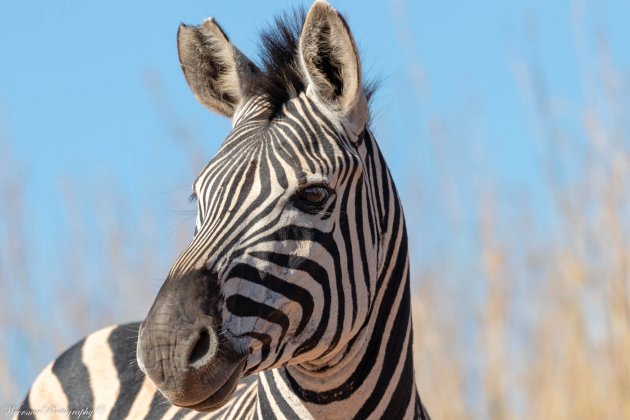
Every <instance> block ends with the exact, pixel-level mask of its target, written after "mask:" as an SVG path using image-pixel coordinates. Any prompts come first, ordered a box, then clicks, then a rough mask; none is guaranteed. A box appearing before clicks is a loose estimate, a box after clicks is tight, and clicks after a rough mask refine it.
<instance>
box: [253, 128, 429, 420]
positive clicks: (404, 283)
mask: <svg viewBox="0 0 630 420" xmlns="http://www.w3.org/2000/svg"><path fill="white" fill-rule="evenodd" d="M363 138H364V141H363V142H362V143H361V144H360V145H359V146H358V151H359V153H360V155H361V158H362V159H363V160H364V162H363V163H364V167H365V168H366V170H367V171H368V174H367V181H366V183H367V184H369V185H367V186H366V187H367V188H366V189H367V190H368V191H372V194H373V195H374V196H373V197H371V198H373V199H376V200H374V201H373V202H375V203H377V205H376V206H375V207H376V211H375V213H376V215H377V216H378V217H377V220H378V221H379V223H378V225H379V226H378V229H377V231H378V238H377V240H378V244H379V258H378V260H379V263H378V265H379V267H378V270H376V271H375V272H376V273H377V276H376V278H375V279H373V280H374V281H373V282H372V284H373V285H375V287H374V289H373V290H374V291H375V292H374V295H373V299H372V304H371V307H370V309H369V312H368V316H367V318H366V320H365V322H364V323H363V325H362V326H361V328H360V329H359V330H358V332H357V333H356V334H355V335H354V336H353V337H352V338H351V339H350V340H349V341H348V343H347V344H346V345H345V346H344V347H343V348H342V349H340V350H339V351H337V352H335V354H334V355H333V356H332V357H328V358H326V360H325V361H324V362H309V363H302V364H298V365H291V366H287V367H284V368H279V369H274V370H270V371H265V372H263V373H261V374H260V378H259V384H258V401H257V403H258V407H257V412H258V413H259V415H262V417H263V418H268V417H273V415H274V413H278V412H279V411H280V412H282V413H288V415H287V418H310V417H312V418H338V417H340V416H342V417H344V418H366V417H368V416H373V417H376V418H381V417H382V418H414V417H415V418H422V413H423V410H422V406H421V404H420V400H419V398H418V395H417V391H416V386H415V381H414V369H413V353H412V343H413V339H412V328H411V305H410V291H409V258H408V249H407V235H406V229H405V223H404V217H403V213H402V208H401V205H400V201H399V199H398V195H397V193H396V189H395V187H394V184H393V182H392V179H391V174H390V173H389V170H388V169H387V166H386V165H385V162H384V159H383V156H382V155H381V153H380V151H379V149H378V146H377V145H376V142H375V140H374V138H373V136H372V135H371V134H370V133H369V131H367V130H366V132H365V135H364V137H363Z"/></svg>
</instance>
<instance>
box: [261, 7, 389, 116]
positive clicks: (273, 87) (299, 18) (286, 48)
mask: <svg viewBox="0 0 630 420" xmlns="http://www.w3.org/2000/svg"><path fill="white" fill-rule="evenodd" d="M305 19H306V9H305V8H304V7H303V6H302V7H299V8H295V9H293V11H291V12H285V13H283V14H281V15H278V16H276V17H275V18H274V22H273V24H272V25H269V26H268V27H267V28H265V29H263V30H262V31H261V33H260V40H261V44H260V48H259V52H258V55H259V57H260V64H261V69H262V71H263V75H262V77H261V78H260V79H259V80H258V81H257V86H256V88H255V91H256V93H257V94H259V95H264V96H265V97H266V99H267V101H268V102H269V107H270V116H269V119H272V118H273V117H274V116H275V115H276V114H277V113H278V112H279V111H280V109H281V108H282V105H284V104H285V103H286V102H287V101H289V100H290V99H292V98H295V97H296V96H298V95H299V94H300V93H301V92H303V91H304V90H305V89H306V85H305V84H304V80H306V77H305V76H304V74H303V73H302V69H301V66H300V63H299V44H300V33H301V32H302V26H303V25H304V21H305ZM363 80H364V82H363V90H364V92H365V95H366V97H367V99H368V102H370V100H371V99H372V97H373V95H374V92H375V91H376V89H377V87H378V85H379V83H380V82H379V81H378V80H368V81H367V82H366V81H365V80H366V78H365V77H364V76H363Z"/></svg>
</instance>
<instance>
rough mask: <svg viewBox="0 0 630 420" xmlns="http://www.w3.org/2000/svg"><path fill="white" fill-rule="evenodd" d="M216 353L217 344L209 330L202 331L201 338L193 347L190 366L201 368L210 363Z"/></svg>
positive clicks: (189, 358)
mask: <svg viewBox="0 0 630 420" xmlns="http://www.w3.org/2000/svg"><path fill="white" fill-rule="evenodd" d="M215 351H216V342H215V341H214V340H213V339H212V336H211V335H210V333H209V332H208V330H205V329H204V330H201V332H200V333H199V338H198V339H197V342H196V343H195V345H194V346H193V348H192V350H191V352H190V356H188V364H189V365H190V366H191V367H194V368H199V367H201V366H203V365H205V364H206V363H208V362H209V361H210V360H211V359H212V356H214V353H215Z"/></svg>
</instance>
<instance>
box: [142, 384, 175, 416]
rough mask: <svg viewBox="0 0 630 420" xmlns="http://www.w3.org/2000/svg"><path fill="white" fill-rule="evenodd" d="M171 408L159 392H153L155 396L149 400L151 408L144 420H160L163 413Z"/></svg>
mask: <svg viewBox="0 0 630 420" xmlns="http://www.w3.org/2000/svg"><path fill="white" fill-rule="evenodd" d="M169 408H171V403H170V402H168V400H167V399H166V398H165V397H164V395H162V394H161V393H160V391H157V390H156V391H155V395H154V396H153V400H151V407H150V408H149V412H148V413H147V415H146V416H145V417H144V418H145V419H146V420H150V419H161V418H162V416H164V413H166V412H167V411H168V409H169Z"/></svg>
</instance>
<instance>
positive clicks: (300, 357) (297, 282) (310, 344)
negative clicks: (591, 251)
mask: <svg viewBox="0 0 630 420" xmlns="http://www.w3.org/2000/svg"><path fill="white" fill-rule="evenodd" d="M297 21H299V23H290V22H289V21H288V20H286V18H285V19H284V20H283V19H280V20H278V21H277V22H276V27H275V29H273V30H272V31H270V32H265V33H263V35H262V43H263V47H262V56H261V62H262V66H261V67H260V68H259V67H258V66H256V65H255V64H254V63H253V62H252V61H250V60H249V59H248V58H247V57H246V56H245V55H244V54H243V53H242V52H241V51H239V50H238V49H237V48H236V47H235V46H234V45H232V43H231V42H230V41H229V39H228V37H227V36H226V35H225V33H224V32H223V30H222V29H221V28H220V26H219V25H218V24H217V22H216V21H214V20H213V19H208V20H206V21H205V22H204V23H203V24H202V25H200V26H186V25H182V26H181V27H180V29H179V33H178V49H179V58H180V62H181V65H182V69H183V71H184V75H185V77H186V80H187V82H188V84H189V85H190V88H191V90H192V91H193V93H194V94H195V96H196V98H197V99H198V100H199V101H200V102H201V103H202V104H203V105H205V106H206V107H207V108H209V109H211V110H213V111H216V112H218V113H221V114H223V115H225V116H227V117H229V118H231V120H232V123H233V129H232V131H231V133H230V134H229V135H228V137H227V138H226V139H225V141H224V143H223V144H222V146H221V147H220V149H219V150H218V152H217V153H216V155H215V156H214V157H213V158H212V160H210V162H209V163H208V164H207V166H206V167H205V169H203V171H202V172H201V173H200V175H199V176H198V178H197V179H196V181H195V183H194V186H193V191H194V196H195V197H196V199H197V202H198V214H197V221H196V229H195V235H194V238H193V240H192V242H191V244H190V245H189V246H188V248H187V249H186V250H185V251H184V252H183V253H182V254H181V256H180V257H179V258H178V260H177V261H176V262H175V264H174V265H173V267H172V269H171V271H170V273H169V275H168V277H167V279H166V281H165V283H164V284H163V286H162V288H161V289H160V291H159V293H158V296H157V298H156V300H155V302H154V303H153V306H152V307H151V309H150V311H149V314H148V315H147V318H146V319H145V320H144V322H143V324H142V326H141V330H140V334H139V340H138V362H139V365H140V367H141V369H142V370H143V371H144V372H145V373H146V374H147V375H148V376H149V378H151V379H152V380H153V381H154V382H155V384H156V385H157V386H158V388H159V389H160V390H161V391H162V393H163V394H164V395H165V396H166V397H167V398H168V399H169V400H170V401H171V402H173V403H174V404H176V405H180V406H185V407H190V408H194V409H197V410H212V409H215V408H217V407H219V406H221V405H222V404H223V403H225V402H226V401H227V400H228V399H229V397H230V395H231V394H232V393H233V391H234V389H235V387H236V383H237V382H238V380H239V379H240V378H241V377H243V376H247V375H250V374H253V373H256V372H260V371H263V370H266V369H271V368H277V367H282V366H287V365H291V366H302V367H304V368H305V369H312V370H316V369H318V367H320V366H325V365H326V364H327V363H333V362H334V361H335V360H338V359H339V358H340V357H342V353H343V349H344V348H347V345H348V343H349V342H350V341H351V340H353V337H355V336H356V334H357V332H358V331H360V329H361V328H362V326H363V325H364V324H365V323H366V320H367V318H368V313H369V312H370V308H371V306H372V304H373V297H374V294H375V289H376V283H377V277H378V270H379V261H380V260H382V258H381V257H382V255H381V253H380V252H379V247H380V245H381V244H379V241H380V231H381V229H382V226H381V224H382V222H381V219H383V217H384V216H383V215H384V214H385V213H386V212H387V211H389V209H388V208H385V206H384V205H383V204H382V203H383V202H384V201H383V199H382V198H383V197H382V194H383V191H385V190H386V188H388V187H386V186H385V185H384V184H385V183H387V182H386V178H385V177H380V172H381V169H383V168H382V166H384V164H383V163H382V162H381V161H379V160H378V158H377V157H376V152H375V151H374V147H375V143H374V141H373V139H372V137H371V134H370V133H369V131H368V130H367V128H366V126H367V122H368V103H367V97H368V96H369V93H368V89H366V88H364V87H363V85H362V81H361V70H360V62H359V56H358V54H357V49H356V46H355V43H354V40H353V38H352V35H351V33H350V30H349V29H348V27H347V25H346V23H345V21H344V19H343V18H342V17H341V16H340V15H339V14H338V13H337V11H336V10H335V9H333V8H332V7H331V6H329V5H328V4H327V3H326V2H324V1H316V2H315V4H314V5H313V6H312V7H311V9H310V10H309V12H308V13H307V14H306V16H304V15H303V14H302V15H301V17H299V19H297ZM379 156H380V155H379ZM383 170H384V169H383ZM379 177H380V178H379ZM385 194H386V193H385Z"/></svg>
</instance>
